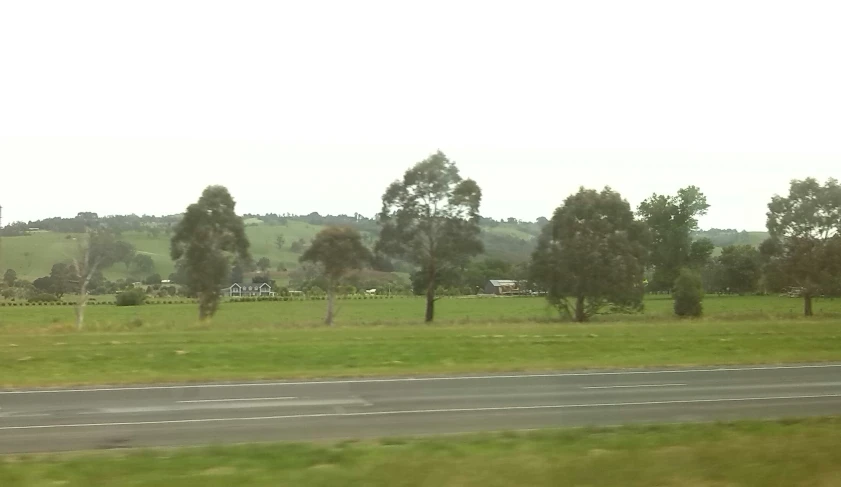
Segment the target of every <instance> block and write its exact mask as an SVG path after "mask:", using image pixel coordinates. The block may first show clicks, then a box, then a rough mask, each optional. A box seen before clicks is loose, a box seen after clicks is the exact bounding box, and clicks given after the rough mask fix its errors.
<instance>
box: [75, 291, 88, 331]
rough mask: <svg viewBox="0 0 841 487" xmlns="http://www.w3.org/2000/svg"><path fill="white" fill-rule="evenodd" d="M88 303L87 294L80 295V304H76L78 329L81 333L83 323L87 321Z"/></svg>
mask: <svg viewBox="0 0 841 487" xmlns="http://www.w3.org/2000/svg"><path fill="white" fill-rule="evenodd" d="M83 292H85V291H83ZM87 303H88V297H87V296H86V295H85V294H81V295H79V302H78V303H76V329H77V330H79V331H82V323H83V322H84V321H85V305H86V304H87Z"/></svg>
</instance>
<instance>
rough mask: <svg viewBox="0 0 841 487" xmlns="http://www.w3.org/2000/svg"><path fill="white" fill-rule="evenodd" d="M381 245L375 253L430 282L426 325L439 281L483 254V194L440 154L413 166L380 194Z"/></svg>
mask: <svg viewBox="0 0 841 487" xmlns="http://www.w3.org/2000/svg"><path fill="white" fill-rule="evenodd" d="M382 200H383V206H382V211H381V212H380V214H379V222H380V225H381V231H380V239H379V240H378V241H377V245H376V249H377V251H378V252H381V253H383V254H385V255H389V256H392V257H399V258H403V259H405V260H408V261H409V262H412V263H413V264H415V265H416V266H417V267H419V268H420V270H421V271H422V272H424V273H426V275H427V276H428V278H427V279H425V281H426V321H427V322H431V321H432V320H433V318H434V315H435V288H436V287H437V285H438V276H439V275H441V274H443V273H444V272H445V271H446V270H447V269H452V268H461V267H463V265H464V264H465V263H466V262H467V260H469V258H470V257H472V256H474V255H477V254H479V253H481V252H482V250H483V247H482V242H481V240H480V238H479V233H480V229H479V205H480V203H481V201H482V191H481V189H480V188H479V185H478V184H476V182H475V181H473V180H472V179H462V177H461V176H460V175H459V171H458V168H457V167H456V165H455V163H454V162H453V161H451V160H450V159H448V158H447V156H446V155H444V154H443V153H442V152H441V151H438V152H436V153H435V154H432V155H431V156H429V157H428V158H426V159H424V160H423V161H421V162H419V163H417V164H415V165H414V166H413V167H411V168H410V169H409V170H407V171H406V172H405V174H404V175H403V180H402V181H395V182H394V183H392V184H391V185H390V186H389V187H388V189H386V191H385V194H383V198H382Z"/></svg>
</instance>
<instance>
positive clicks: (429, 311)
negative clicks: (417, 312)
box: [426, 283, 435, 323]
mask: <svg viewBox="0 0 841 487" xmlns="http://www.w3.org/2000/svg"><path fill="white" fill-rule="evenodd" d="M434 317H435V288H433V287H432V283H430V284H429V286H428V287H427V288H426V322H427V323H431V322H432V319H433V318H434Z"/></svg>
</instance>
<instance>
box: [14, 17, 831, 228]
mask: <svg viewBox="0 0 841 487" xmlns="http://www.w3.org/2000/svg"><path fill="white" fill-rule="evenodd" d="M839 13H841V7H839V6H838V5H837V4H836V3H834V2H805V3H804V2H801V3H798V4H797V5H796V7H795V6H794V4H792V6H791V7H790V8H789V7H787V6H786V5H785V4H774V5H771V4H768V3H767V2H758V1H729V2H704V3H703V4H698V5H693V4H684V3H679V2H666V1H643V2H634V3H633V4H629V3H625V2H604V1H601V2H600V1H594V2H586V3H580V2H534V1H532V2H528V1H523V2H516V3H515V2H491V3H489V2H482V3H478V2H471V1H451V2H435V1H430V2H423V3H402V4H396V3H393V2H377V1H361V2H354V3H353V4H352V5H351V4H347V3H343V2H320V3H299V2H236V3H224V2H197V1H180V2H177V1H168V2H155V1H150V2H144V3H143V4H137V5H132V4H123V3H116V2H107V1H79V2H72V3H67V2H7V3H5V4H3V5H2V6H0V46H2V47H0V65H2V66H3V67H4V73H5V75H4V76H3V77H0V107H2V108H0V205H2V206H3V223H4V224H8V223H11V222H13V221H16V220H21V221H30V220H38V219H43V218H49V217H53V216H62V217H72V216H74V215H75V214H76V213H78V212H80V211H93V212H96V213H98V214H100V215H111V214H132V213H134V214H138V215H140V214H150V215H164V214H173V213H179V212H181V211H183V210H184V208H186V206H187V205H188V204H190V203H192V202H194V201H195V200H196V199H197V198H198V196H199V194H200V193H201V190H202V189H203V188H204V187H205V186H207V185H209V184H223V185H225V186H227V187H228V188H229V189H230V191H231V193H232V194H233V196H234V198H235V199H236V201H237V203H238V205H237V211H238V212H239V213H258V214H264V213H279V214H280V213H287V212H288V213H293V214H306V213H310V212H318V213H320V214H341V213H345V214H353V213H354V212H358V213H361V214H363V215H366V216H373V215H375V214H376V212H377V211H378V210H379V206H380V197H381V195H382V193H383V191H384V190H385V188H386V186H387V185H388V184H389V183H390V182H392V181H393V180H395V179H399V178H400V177H402V174H403V172H404V171H405V170H406V169H407V168H409V167H410V166H411V165H412V164H414V163H416V162H418V161H420V160H422V159H424V158H425V157H427V156H428V155H429V154H431V153H433V152H434V151H436V150H439V149H440V150H441V151H443V152H444V153H446V154H447V155H448V156H449V157H450V158H451V159H453V160H454V161H456V163H457V164H458V166H459V168H460V171H461V174H462V176H463V177H466V178H467V177H469V178H472V179H474V180H476V181H477V182H478V183H479V185H480V187H481V188H482V190H483V202H482V207H481V210H480V212H481V214H482V215H483V216H487V217H490V218H494V219H501V218H508V217H514V218H518V219H522V220H529V221H533V220H534V219H536V218H538V217H540V216H545V217H548V216H549V215H551V213H552V211H553V210H554V208H555V207H557V206H558V205H559V204H560V203H561V202H562V201H563V199H564V198H565V197H566V196H568V195H569V194H570V193H572V192H575V191H576V190H577V189H578V187H579V186H582V185H583V186H585V187H589V188H595V189H600V188H602V187H604V186H610V187H612V188H613V189H615V190H617V191H619V192H620V193H621V194H622V195H623V197H625V198H626V199H627V200H628V201H629V203H630V204H631V206H632V207H636V205H637V204H639V202H640V201H642V200H643V199H644V198H646V197H648V196H650V195H651V194H652V193H660V194H674V193H675V192H676V191H677V190H678V189H679V188H681V187H685V186H687V185H695V186H698V187H700V188H701V190H702V191H703V192H704V193H705V194H706V195H707V198H708V200H709V203H710V205H711V208H710V211H709V214H708V215H707V216H705V217H702V218H701V219H700V226H701V228H735V229H738V230H749V231H761V230H764V229H765V212H766V205H767V203H768V201H769V200H770V199H771V197H772V196H773V195H774V194H784V193H786V192H787V190H788V183H789V181H790V180H791V179H803V178H806V177H815V178H817V179H819V180H821V181H824V180H826V179H827V178H828V177H832V176H837V175H838V168H839V167H841V137H839V134H841V117H838V115H837V114H838V113H841V90H839V89H838V86H841V68H839V67H838V66H837V63H833V62H832V59H834V58H835V57H836V56H835V54H836V53H835V48H833V47H832V46H838V45H841V31H839V30H838V29H837V28H836V26H835V25H834V24H835V19H837V18H838V14H839Z"/></svg>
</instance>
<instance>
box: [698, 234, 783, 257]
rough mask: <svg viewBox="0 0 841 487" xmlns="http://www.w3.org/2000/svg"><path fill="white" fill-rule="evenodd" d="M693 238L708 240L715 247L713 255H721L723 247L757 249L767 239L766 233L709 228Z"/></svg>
mask: <svg viewBox="0 0 841 487" xmlns="http://www.w3.org/2000/svg"><path fill="white" fill-rule="evenodd" d="M693 237H694V238H708V239H710V240H712V242H713V244H714V245H715V251H714V252H713V255H718V254H720V253H721V249H722V248H723V247H727V246H728V245H752V246H754V247H759V244H761V243H762V242H763V241H764V240H765V239H767V238H768V232H747V231H744V230H734V229H723V230H722V229H719V228H711V229H709V230H701V231H699V232H695V233H694V234H693Z"/></svg>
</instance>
